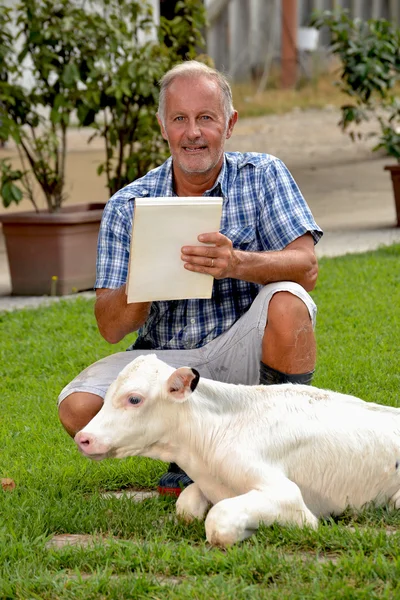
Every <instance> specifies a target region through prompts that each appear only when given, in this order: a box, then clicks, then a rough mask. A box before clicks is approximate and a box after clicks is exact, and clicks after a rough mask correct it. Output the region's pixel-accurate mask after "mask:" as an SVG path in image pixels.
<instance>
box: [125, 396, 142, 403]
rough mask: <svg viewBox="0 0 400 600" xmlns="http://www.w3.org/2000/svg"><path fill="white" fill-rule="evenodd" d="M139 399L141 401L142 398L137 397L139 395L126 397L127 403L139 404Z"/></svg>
mask: <svg viewBox="0 0 400 600" xmlns="http://www.w3.org/2000/svg"><path fill="white" fill-rule="evenodd" d="M141 401H142V399H141V398H139V396H129V398H128V402H129V404H140V403H141Z"/></svg>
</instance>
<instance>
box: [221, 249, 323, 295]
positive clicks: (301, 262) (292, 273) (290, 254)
mask: <svg viewBox="0 0 400 600" xmlns="http://www.w3.org/2000/svg"><path fill="white" fill-rule="evenodd" d="M235 257H236V261H235V265H234V268H233V270H232V273H231V275H230V276H231V277H234V278H235V279H241V280H243V281H251V282H252V283H259V284H261V285H265V284H267V283H272V282H274V281H285V280H287V281H295V282H296V283H299V284H300V285H302V286H303V287H304V289H305V290H307V291H311V290H312V289H313V288H314V286H315V282H316V280H317V275H318V263H317V259H316V257H315V254H314V253H313V252H308V251H306V250H297V249H296V250H294V249H293V250H282V251H277V252H241V251H240V250H236V251H235Z"/></svg>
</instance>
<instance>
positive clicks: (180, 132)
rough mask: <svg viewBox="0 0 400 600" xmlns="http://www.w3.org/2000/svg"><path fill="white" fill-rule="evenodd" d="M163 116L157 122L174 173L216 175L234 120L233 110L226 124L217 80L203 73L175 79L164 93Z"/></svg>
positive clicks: (235, 115) (235, 116)
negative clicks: (169, 154) (169, 152)
mask: <svg viewBox="0 0 400 600" xmlns="http://www.w3.org/2000/svg"><path fill="white" fill-rule="evenodd" d="M164 117H165V122H164V125H163V124H162V123H161V122H160V120H159V123H160V126H161V132H162V135H163V137H164V139H165V140H167V141H168V144H169V148H170V151H171V155H172V158H173V162H174V170H175V172H176V170H178V171H180V172H182V174H183V175H195V174H207V175H210V174H212V173H213V171H215V173H216V176H217V174H218V172H219V170H220V169H221V166H222V161H223V153H224V145H225V140H226V139H228V138H229V137H230V136H231V134H232V130H233V126H234V124H235V123H236V119H237V114H236V113H235V114H234V116H233V117H232V118H231V119H230V120H229V123H226V118H225V114H224V109H223V101H222V93H221V91H220V89H219V87H218V85H217V83H216V82H214V81H213V80H211V79H208V78H207V77H205V76H201V77H196V78H192V77H190V76H188V77H181V78H177V79H175V81H173V82H172V84H171V85H170V87H169V88H168V89H167V92H166V98H165V115H164ZM176 174H177V173H176Z"/></svg>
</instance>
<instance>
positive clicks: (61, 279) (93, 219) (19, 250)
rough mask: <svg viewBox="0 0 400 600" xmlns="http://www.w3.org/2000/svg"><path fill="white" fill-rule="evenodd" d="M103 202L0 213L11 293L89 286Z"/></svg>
mask: <svg viewBox="0 0 400 600" xmlns="http://www.w3.org/2000/svg"><path fill="white" fill-rule="evenodd" d="M104 206H105V205H104V204H82V205H76V206H70V207H68V208H62V209H61V210H60V211H59V212H57V213H48V212H39V213H35V212H24V213H15V214H3V215H0V222H1V223H2V225H3V234H4V239H5V243H6V250H7V256H8V264H9V268H10V275H11V285H12V294H13V295H14V296H43V295H54V296H64V295H67V294H73V293H74V292H79V291H84V290H90V289H93V285H94V282H95V276H96V248H97V236H98V232H99V227H100V221H101V216H102V213H103V209H104Z"/></svg>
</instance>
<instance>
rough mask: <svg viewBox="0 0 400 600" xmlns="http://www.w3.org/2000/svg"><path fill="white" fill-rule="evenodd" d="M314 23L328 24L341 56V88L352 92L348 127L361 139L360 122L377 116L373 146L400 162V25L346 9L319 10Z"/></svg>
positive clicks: (345, 111) (344, 122) (346, 110)
mask: <svg viewBox="0 0 400 600" xmlns="http://www.w3.org/2000/svg"><path fill="white" fill-rule="evenodd" d="M312 24H313V26H314V27H316V28H318V29H320V28H322V27H327V28H328V29H329V32H330V35H331V42H330V48H331V50H332V52H333V54H335V55H336V56H338V57H339V59H340V62H341V69H340V71H341V72H340V83H339V85H340V89H341V91H342V92H344V93H345V94H347V95H348V96H350V98H351V103H349V104H345V105H343V106H342V107H341V112H342V116H341V120H340V126H341V127H342V129H343V131H347V132H348V133H349V134H350V136H351V137H352V139H360V138H361V137H362V135H361V134H360V133H359V132H358V131H357V126H358V125H360V124H361V123H363V122H365V121H371V120H374V121H375V122H376V123H377V125H378V126H379V130H378V131H377V132H375V133H373V134H372V135H375V136H377V137H378V144H377V145H376V146H375V147H374V148H373V150H378V149H381V148H383V149H384V150H385V151H386V153H387V154H388V155H389V156H392V157H394V158H395V159H396V160H397V161H398V162H400V100H399V97H398V96H396V85H398V83H399V82H400V28H399V27H397V26H396V25H395V24H394V23H392V22H390V21H387V20H385V19H370V20H368V21H363V20H361V19H351V18H350V16H349V14H348V12H347V11H337V12H336V11H335V12H332V11H325V12H323V13H315V14H314V16H313V19H312ZM354 126H355V127H354Z"/></svg>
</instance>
